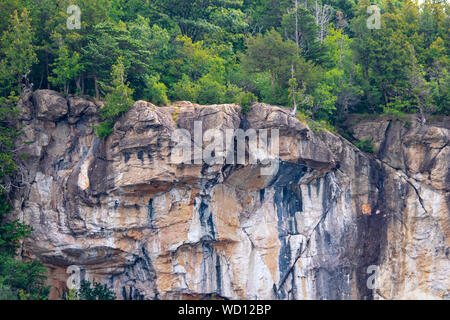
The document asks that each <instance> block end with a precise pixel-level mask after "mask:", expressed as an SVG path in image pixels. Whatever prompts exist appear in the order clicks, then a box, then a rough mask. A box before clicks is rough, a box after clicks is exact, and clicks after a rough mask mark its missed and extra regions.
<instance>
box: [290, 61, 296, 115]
mask: <svg viewBox="0 0 450 320" xmlns="http://www.w3.org/2000/svg"><path fill="white" fill-rule="evenodd" d="M291 77H292V79H294V78H295V77H294V64H291ZM296 93H297V84H295V85H292V101H293V102H294V110H293V111H292V115H293V116H295V114H296V113H297V100H296V97H295V95H296Z"/></svg>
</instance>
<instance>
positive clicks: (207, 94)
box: [194, 74, 226, 104]
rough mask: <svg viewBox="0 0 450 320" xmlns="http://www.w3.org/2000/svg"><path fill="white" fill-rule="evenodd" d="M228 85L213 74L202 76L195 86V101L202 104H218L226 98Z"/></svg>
mask: <svg viewBox="0 0 450 320" xmlns="http://www.w3.org/2000/svg"><path fill="white" fill-rule="evenodd" d="M225 92H226V87H225V86H224V85H222V84H220V83H219V82H218V81H216V80H215V79H214V77H213V76H212V75H211V74H207V75H206V76H204V77H202V78H200V80H198V82H197V84H196V85H195V87H194V97H195V101H197V102H198V103H200V104H216V103H217V104H218V103H222V102H223V101H224V99H225Z"/></svg>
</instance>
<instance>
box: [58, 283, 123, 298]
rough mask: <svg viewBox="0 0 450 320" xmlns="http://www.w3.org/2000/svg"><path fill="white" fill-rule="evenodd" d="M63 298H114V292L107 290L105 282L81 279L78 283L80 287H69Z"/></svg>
mask: <svg viewBox="0 0 450 320" xmlns="http://www.w3.org/2000/svg"><path fill="white" fill-rule="evenodd" d="M62 298H63V299H64V300H115V299H116V294H115V293H114V292H113V291H111V290H109V289H108V287H107V286H106V285H105V284H101V283H98V282H94V284H93V285H92V283H91V282H89V281H86V280H82V281H81V283H80V289H78V290H75V289H71V290H69V291H68V292H65V293H64V295H63V297H62Z"/></svg>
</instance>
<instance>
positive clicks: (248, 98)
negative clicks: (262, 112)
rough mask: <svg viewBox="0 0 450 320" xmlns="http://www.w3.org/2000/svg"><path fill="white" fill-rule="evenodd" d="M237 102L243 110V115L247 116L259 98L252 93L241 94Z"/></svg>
mask: <svg viewBox="0 0 450 320" xmlns="http://www.w3.org/2000/svg"><path fill="white" fill-rule="evenodd" d="M237 100H238V103H239V105H240V106H241V108H242V113H243V114H247V113H248V112H249V111H250V109H251V107H252V103H253V102H256V101H258V98H257V97H256V96H255V95H254V94H253V93H251V92H241V93H240V94H239V95H238V97H237Z"/></svg>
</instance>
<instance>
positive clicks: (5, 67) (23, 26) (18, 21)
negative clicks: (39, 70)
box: [0, 9, 37, 91]
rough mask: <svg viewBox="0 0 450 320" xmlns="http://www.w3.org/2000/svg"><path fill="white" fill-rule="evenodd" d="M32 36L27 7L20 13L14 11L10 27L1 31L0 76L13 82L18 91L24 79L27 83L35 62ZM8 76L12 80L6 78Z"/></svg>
mask: <svg viewBox="0 0 450 320" xmlns="http://www.w3.org/2000/svg"><path fill="white" fill-rule="evenodd" d="M33 37H34V33H33V31H32V29H31V25H30V18H29V15H28V11H27V9H24V10H23V11H22V13H21V14H20V15H19V14H18V12H17V11H14V13H13V15H12V16H11V24H10V27H9V29H8V30H7V31H5V32H4V33H3V36H2V39H1V44H2V50H1V53H2V58H1V62H0V63H1V65H2V67H1V70H2V72H4V73H3V74H2V76H0V77H2V78H3V79H4V81H5V80H6V81H8V80H9V81H11V82H15V83H16V84H17V89H18V91H21V89H22V88H21V85H22V83H23V82H24V81H25V83H26V84H28V79H27V77H28V75H29V74H30V72H31V67H32V66H33V64H34V63H36V62H37V57H36V52H35V47H34V45H33ZM9 77H12V78H14V80H12V79H8V78H9ZM5 78H6V79H5Z"/></svg>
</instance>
